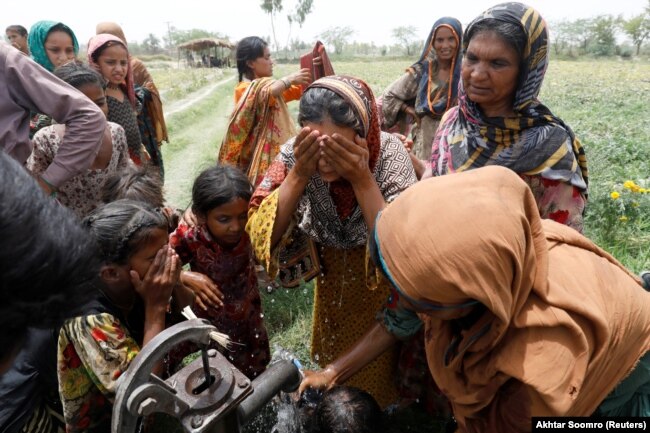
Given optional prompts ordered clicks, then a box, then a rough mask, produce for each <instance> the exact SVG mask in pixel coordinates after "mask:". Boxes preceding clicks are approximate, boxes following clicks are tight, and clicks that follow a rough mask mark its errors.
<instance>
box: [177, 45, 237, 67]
mask: <svg viewBox="0 0 650 433" xmlns="http://www.w3.org/2000/svg"><path fill="white" fill-rule="evenodd" d="M233 48H235V44H233V43H231V42H228V41H226V40H224V39H216V38H200V39H192V40H191V41H187V42H185V43H183V44H180V45H178V61H179V62H180V61H181V60H182V59H185V60H186V61H187V63H188V65H189V66H190V67H210V68H212V67H216V68H222V67H230V54H231V50H232V49H233Z"/></svg>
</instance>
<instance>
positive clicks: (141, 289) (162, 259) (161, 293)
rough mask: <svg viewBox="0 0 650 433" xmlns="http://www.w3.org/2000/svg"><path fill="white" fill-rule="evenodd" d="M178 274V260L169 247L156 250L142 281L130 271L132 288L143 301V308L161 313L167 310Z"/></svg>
mask: <svg viewBox="0 0 650 433" xmlns="http://www.w3.org/2000/svg"><path fill="white" fill-rule="evenodd" d="M180 274H181V263H180V259H179V257H178V255H177V254H176V252H175V251H174V250H173V249H172V248H170V247H169V245H165V246H164V247H162V248H161V249H160V250H158V253H156V258H155V259H154V261H153V263H151V265H150V266H149V269H147V273H146V275H145V276H144V279H142V280H140V276H139V275H138V273H137V272H136V271H134V270H131V271H130V275H131V282H132V283H133V287H134V288H135V291H136V293H138V295H140V297H141V298H142V299H143V300H144V304H145V308H146V309H149V308H152V309H156V310H160V309H162V310H163V311H165V310H166V309H167V305H168V304H169V298H170V296H171V294H172V290H173V289H174V287H175V286H176V285H177V284H178V282H179V279H180Z"/></svg>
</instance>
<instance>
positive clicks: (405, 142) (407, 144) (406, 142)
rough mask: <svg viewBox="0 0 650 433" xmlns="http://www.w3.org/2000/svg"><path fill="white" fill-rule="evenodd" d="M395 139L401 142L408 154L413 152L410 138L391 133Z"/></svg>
mask: <svg viewBox="0 0 650 433" xmlns="http://www.w3.org/2000/svg"><path fill="white" fill-rule="evenodd" d="M393 135H394V136H395V137H397V138H398V139H399V141H401V142H402V144H403V145H404V147H405V148H406V150H408V152H409V153H411V152H413V140H411V139H410V138H408V137H406V135H403V134H398V133H393Z"/></svg>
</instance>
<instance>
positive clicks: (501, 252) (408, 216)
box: [375, 166, 650, 432]
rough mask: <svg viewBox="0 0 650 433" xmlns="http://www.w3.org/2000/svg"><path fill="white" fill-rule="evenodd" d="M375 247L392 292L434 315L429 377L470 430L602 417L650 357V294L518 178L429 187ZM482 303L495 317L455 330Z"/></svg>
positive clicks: (438, 181)
mask: <svg viewBox="0 0 650 433" xmlns="http://www.w3.org/2000/svg"><path fill="white" fill-rule="evenodd" d="M432 214H433V215H435V218H434V219H433V220H432V219H431V215H432ZM375 236H376V239H377V245H378V250H379V256H380V260H381V262H382V267H383V268H384V270H385V272H386V273H387V275H388V276H389V278H390V279H391V280H392V282H393V284H394V285H395V286H396V288H398V289H399V291H400V292H401V293H402V294H403V295H405V296H406V297H409V298H411V300H412V301H413V302H414V303H417V304H426V307H422V308H424V309H422V310H418V311H419V312H420V317H421V318H422V319H423V321H424V323H425V326H426V334H425V335H426V346H427V359H428V363H429V368H430V370H431V372H432V374H433V376H434V378H435V380H436V383H437V384H438V386H439V387H440V389H441V390H442V391H443V392H444V393H445V394H446V395H447V397H448V398H449V399H450V401H451V404H452V407H453V410H454V414H455V416H456V419H457V420H458V423H459V427H460V430H461V431H466V432H484V431H499V432H521V431H529V430H530V429H531V421H530V418H531V417H532V416H588V415H591V414H592V413H593V412H594V410H595V409H596V408H597V406H598V405H599V404H600V403H601V402H602V400H603V399H604V398H605V397H606V396H607V395H608V394H609V392H610V391H612V390H613V389H614V388H615V387H616V385H617V384H618V383H619V382H620V381H621V380H622V379H624V378H625V377H626V376H627V374H629V373H630V371H631V370H632V369H633V368H634V366H635V364H636V363H637V361H638V360H639V359H640V358H641V356H643V354H644V353H645V352H646V351H647V350H648V349H649V348H650V294H649V293H647V292H646V291H645V290H643V289H642V287H641V285H640V282H639V280H638V279H637V278H636V277H634V276H633V275H631V274H630V273H629V272H628V271H627V270H626V269H625V268H623V266H622V265H621V264H620V263H618V262H617V261H616V260H615V259H614V258H613V257H611V256H610V255H609V254H607V253H606V252H605V251H603V250H601V249H600V248H598V247H597V246H596V245H595V244H593V243H592V242H591V241H589V240H588V239H587V238H585V237H583V236H582V235H580V234H579V233H577V232H576V231H575V230H572V229H570V228H567V227H565V226H563V225H561V224H557V223H555V222H553V221H548V220H544V221H542V220H541V219H540V217H539V212H538V210H537V206H536V204H535V199H534V197H533V195H532V193H531V192H530V189H529V188H528V187H527V186H526V184H525V183H524V182H523V181H522V180H521V179H520V178H519V177H518V176H517V175H516V174H515V173H514V172H512V171H511V170H508V169H506V168H502V167H496V166H492V167H484V168H479V169H476V170H472V171H468V172H464V173H458V174H452V175H448V176H442V177H438V178H433V179H430V180H427V181H424V182H420V183H418V184H416V185H415V186H413V187H411V188H410V189H409V190H407V191H405V192H404V193H402V195H400V197H398V198H397V199H396V200H395V202H394V203H393V204H392V205H390V206H389V207H388V208H387V209H386V210H384V211H383V212H382V214H381V216H380V217H379V219H378V222H377V228H376V235H375ZM471 301H478V302H479V303H480V304H482V305H483V308H484V309H483V312H482V313H480V315H479V314H477V315H476V316H475V317H474V319H475V320H474V321H473V322H471V321H469V320H467V319H468V317H465V318H464V319H456V320H453V319H450V318H449V314H450V313H451V314H453V313H454V311H456V312H458V311H459V310H458V309H459V307H460V306H461V305H463V304H465V305H467V304H468V303H471ZM479 311H480V310H479ZM443 315H447V317H446V318H445V317H444V316H443Z"/></svg>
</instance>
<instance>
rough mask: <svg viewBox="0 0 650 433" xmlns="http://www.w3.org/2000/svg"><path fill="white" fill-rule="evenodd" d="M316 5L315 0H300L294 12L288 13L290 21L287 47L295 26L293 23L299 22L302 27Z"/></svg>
mask: <svg viewBox="0 0 650 433" xmlns="http://www.w3.org/2000/svg"><path fill="white" fill-rule="evenodd" d="M313 7H314V0H298V3H297V4H296V9H295V12H294V13H293V14H288V15H287V20H288V21H289V34H288V35H287V44H286V47H287V48H288V47H289V41H290V40H291V28H292V26H293V23H294V22H295V23H298V26H299V27H300V28H302V25H303V24H304V23H305V20H306V19H307V15H309V14H310V13H311V11H312V9H313Z"/></svg>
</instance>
